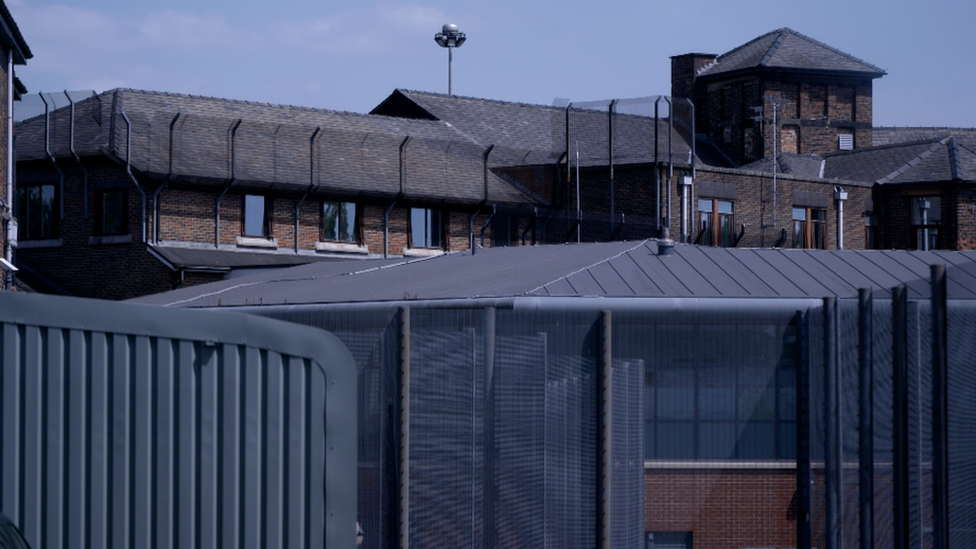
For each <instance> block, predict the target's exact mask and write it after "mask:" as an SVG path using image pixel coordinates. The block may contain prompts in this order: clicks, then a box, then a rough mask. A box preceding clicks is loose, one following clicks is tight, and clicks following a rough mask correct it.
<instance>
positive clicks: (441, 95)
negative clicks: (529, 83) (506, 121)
mask: <svg viewBox="0 0 976 549" xmlns="http://www.w3.org/2000/svg"><path fill="white" fill-rule="evenodd" d="M397 90H398V91H400V92H401V93H412V94H419V95H425V96H428V97H437V98H443V99H461V100H466V101H478V102H481V103H494V104H498V105H508V106H514V107H532V108H544V109H552V110H557V111H565V110H566V107H555V106H552V105H540V104H535V103H523V102H520V101H505V100H502V99H487V98H484V97H474V96H469V95H448V94H446V93H437V92H427V91H419V90H408V89H404V88H397ZM570 104H572V103H570Z"/></svg>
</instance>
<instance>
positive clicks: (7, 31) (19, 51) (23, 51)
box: [0, 1, 34, 65]
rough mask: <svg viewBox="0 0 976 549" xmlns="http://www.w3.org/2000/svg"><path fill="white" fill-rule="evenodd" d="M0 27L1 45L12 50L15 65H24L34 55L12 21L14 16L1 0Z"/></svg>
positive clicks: (15, 23)
mask: <svg viewBox="0 0 976 549" xmlns="http://www.w3.org/2000/svg"><path fill="white" fill-rule="evenodd" d="M0 27H2V30H3V32H0V44H2V45H3V48H4V49H12V50H13V52H14V64H15V65H24V64H26V63H27V60H28V59H31V58H33V57H34V54H33V53H31V50H30V47H29V46H28V45H27V41H26V40H24V35H23V34H21V33H20V28H19V27H17V22H16V21H14V16H13V15H12V14H11V13H10V10H9V9H7V4H6V3H4V2H2V1H0Z"/></svg>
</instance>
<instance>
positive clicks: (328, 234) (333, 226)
mask: <svg viewBox="0 0 976 549" xmlns="http://www.w3.org/2000/svg"><path fill="white" fill-rule="evenodd" d="M357 227H358V225H357V216H356V204H355V203H354V202H335V201H328V200H327V201H324V202H322V240H325V241H334V242H352V243H356V242H358V241H359V239H358V237H357V235H358V233H359V231H358V229H357Z"/></svg>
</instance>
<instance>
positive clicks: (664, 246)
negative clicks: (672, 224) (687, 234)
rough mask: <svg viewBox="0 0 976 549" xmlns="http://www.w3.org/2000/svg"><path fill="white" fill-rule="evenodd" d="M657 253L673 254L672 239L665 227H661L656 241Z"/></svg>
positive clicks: (661, 254)
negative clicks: (659, 235)
mask: <svg viewBox="0 0 976 549" xmlns="http://www.w3.org/2000/svg"><path fill="white" fill-rule="evenodd" d="M657 255H659V256H665V255H674V240H671V231H669V230H668V229H667V228H664V229H661V238H659V239H658V241H657Z"/></svg>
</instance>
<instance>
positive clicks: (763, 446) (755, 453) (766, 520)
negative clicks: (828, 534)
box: [613, 307, 799, 547]
mask: <svg viewBox="0 0 976 549" xmlns="http://www.w3.org/2000/svg"><path fill="white" fill-rule="evenodd" d="M703 309H707V308H703ZM793 317H794V312H793V311H787V312H783V311H779V312H769V311H763V310H762V309H761V308H760V307H757V308H756V309H755V310H752V309H748V310H741V311H737V312H719V311H707V310H695V311H691V310H689V311H686V312H682V311H660V312H648V313H645V314H637V313H629V312H628V313H626V314H624V313H621V314H616V315H615V317H614V327H615V329H614V343H613V344H614V355H615V356H616V357H620V358H621V359H624V358H626V359H629V360H633V361H635V363H637V362H640V363H643V364H644V365H645V367H644V372H643V376H644V380H645V381H644V383H643V390H644V392H645V394H644V405H645V411H644V421H645V430H644V433H645V460H646V471H645V479H646V480H645V485H646V487H645V490H646V494H647V503H646V509H647V514H646V516H645V529H646V530H647V531H648V532H649V533H651V534H653V535H654V536H655V539H665V538H668V536H672V535H679V534H681V535H684V533H688V532H690V534H691V537H692V539H694V540H695V541H694V543H695V544H696V546H697V545H698V544H701V546H705V547H711V546H741V547H780V546H792V545H795V543H796V522H795V521H796V517H795V509H796V502H795V500H794V498H795V491H796V490H795V489H796V467H795V459H796V458H795V456H796V422H795V416H796V372H795V369H796V359H797V356H798V350H797V344H798V343H799V341H798V332H797V329H796V326H795V325H794V319H793ZM745 509H748V512H743V510H745ZM791 513H792V515H791Z"/></svg>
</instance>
